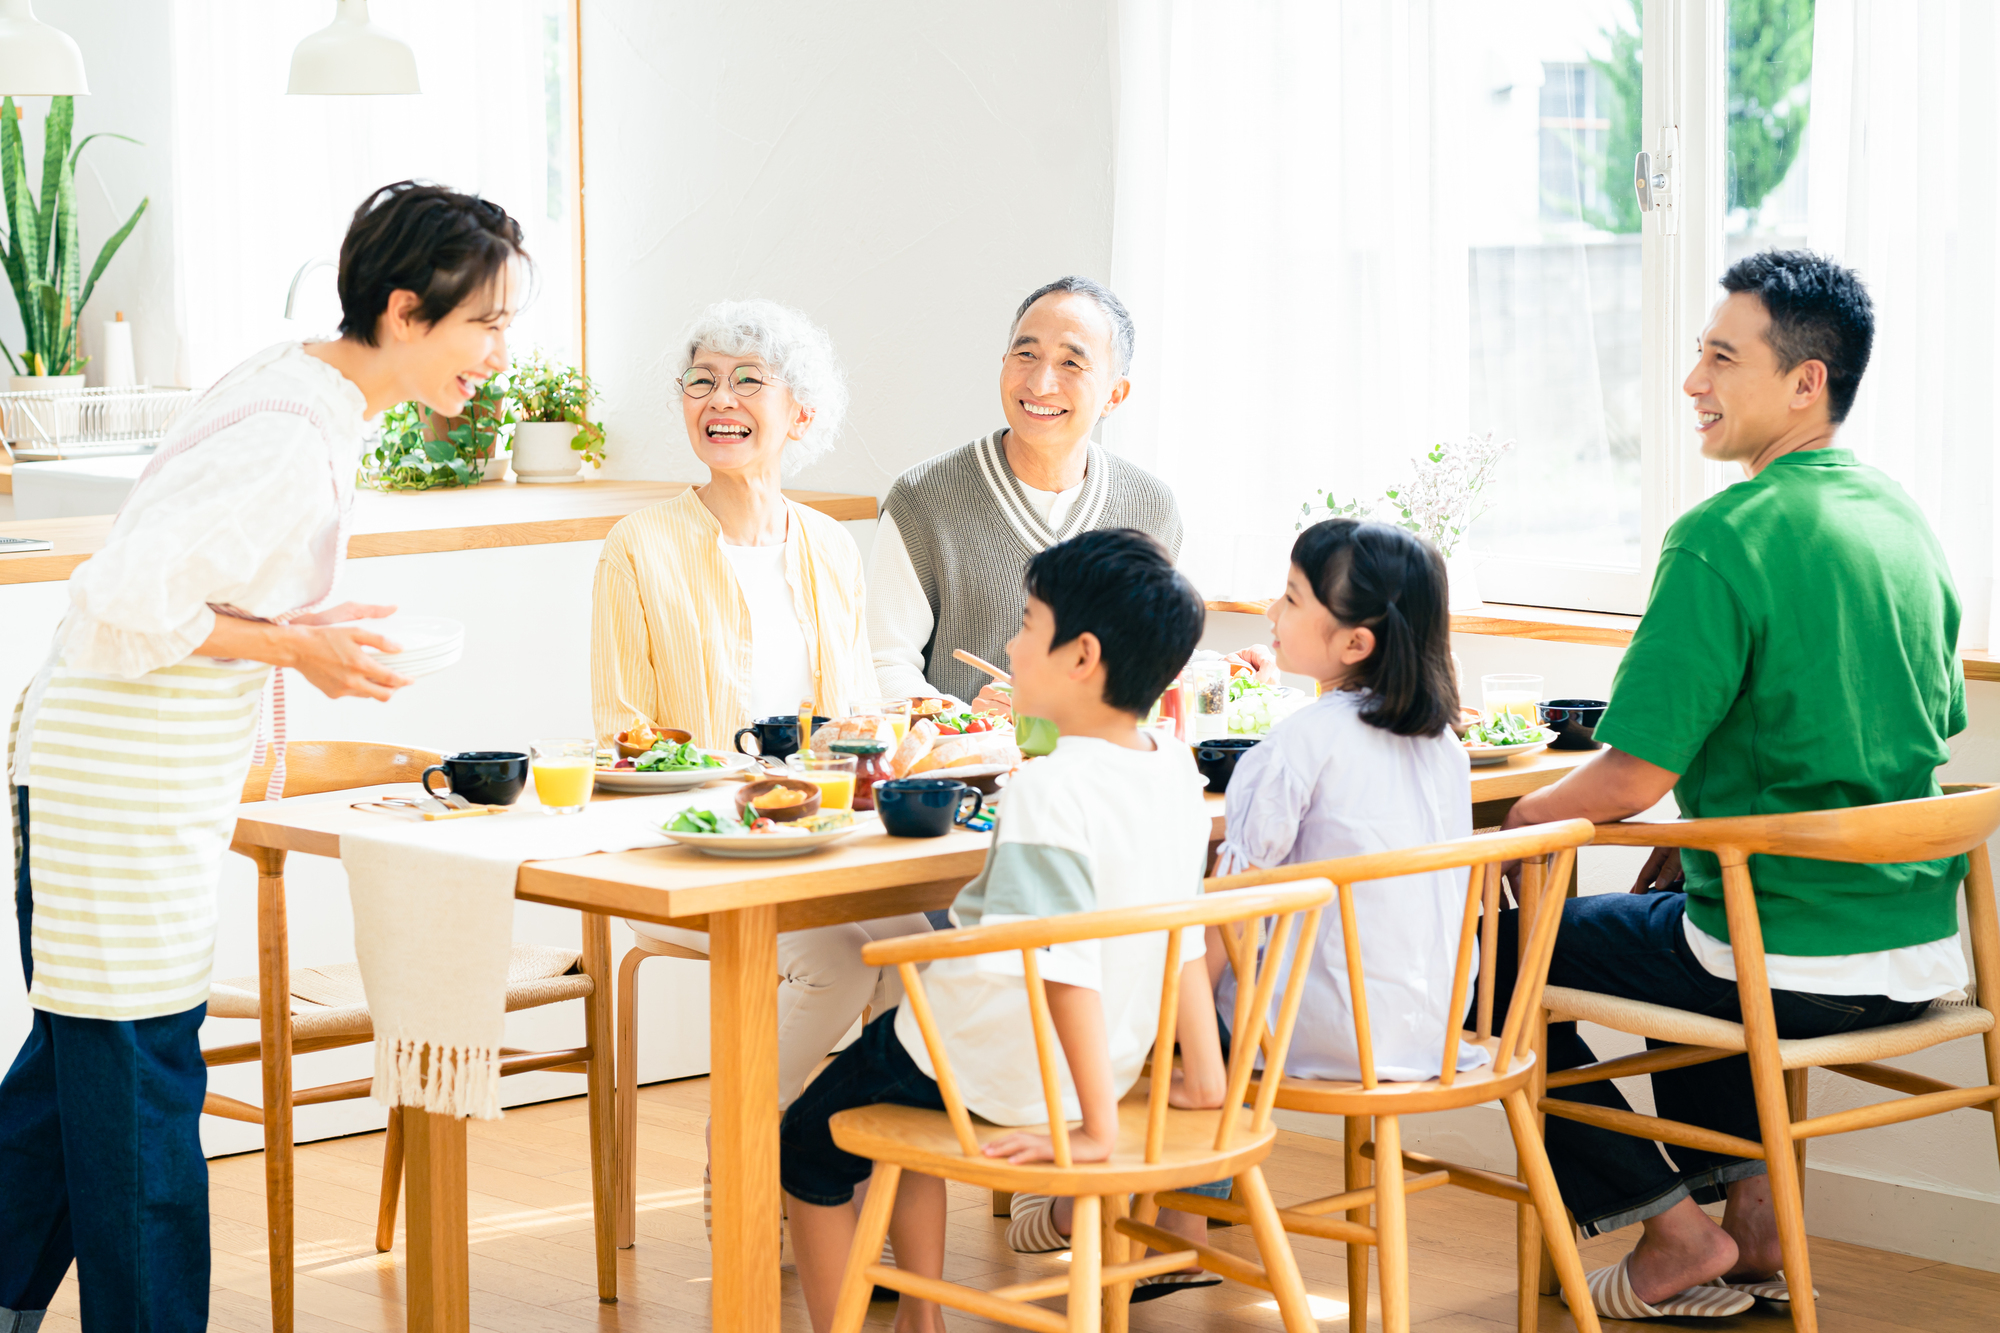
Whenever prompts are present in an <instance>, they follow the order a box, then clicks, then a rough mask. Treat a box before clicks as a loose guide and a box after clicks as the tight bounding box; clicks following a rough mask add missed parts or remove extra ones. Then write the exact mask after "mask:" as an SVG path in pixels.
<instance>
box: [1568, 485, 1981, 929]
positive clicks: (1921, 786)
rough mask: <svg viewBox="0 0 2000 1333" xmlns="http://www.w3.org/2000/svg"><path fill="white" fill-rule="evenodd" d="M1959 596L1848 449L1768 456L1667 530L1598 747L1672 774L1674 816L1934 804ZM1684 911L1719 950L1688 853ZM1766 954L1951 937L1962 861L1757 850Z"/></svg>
mask: <svg viewBox="0 0 2000 1333" xmlns="http://www.w3.org/2000/svg"><path fill="white" fill-rule="evenodd" d="M1958 617H1959V608H1958V594H1957V593H1956V592H1955V591H1954V589H1953V587H1952V582H1951V572H1950V570H1949V569H1948V568H1947V567H1946V565H1945V558H1944V552H1943V550H1942V549H1941V548H1940V547H1939V546H1938V543H1937V538H1936V537H1935V536H1934V535H1932V533H1931V530H1930V525H1929V524H1927V523H1926V522H1925V521H1924V517H1923V515H1922V514H1921V513H1920V512H1919V511H1918V509H1917V507H1916V505H1914V504H1913V503H1911V501H1910V497H1909V496H1908V495H1906V494H1905V493H1904V492H1903V489H1902V487H1900V486H1898V485H1897V484H1896V483H1895V482H1894V481H1892V480H1891V479H1890V478H1889V477H1888V476H1887V475H1886V474H1884V473H1882V472H1880V471H1877V470H1876V469H1874V468H1872V467H1864V466H1862V465H1861V464H1859V463H1857V462H1855V460H1854V454H1853V452H1852V451H1851V450H1847V449H1817V450H1809V451H1806V452H1801V453H1793V454H1786V455H1784V456H1783V457H1781V458H1779V459H1777V460H1776V461H1775V462H1773V463H1772V464H1771V465H1770V466H1769V467H1766V468H1765V469H1764V470H1763V471H1762V472H1761V473H1759V474H1758V475H1757V476H1756V477H1754V478H1752V479H1750V480H1748V481H1741V482H1738V483H1737V484H1735V485H1734V486H1731V487H1730V488H1729V489H1728V490H1726V491H1723V492H1722V493H1721V494H1719V495H1715V496H1711V497H1710V498H1709V499H1707V500H1705V501H1703V502H1702V503H1701V504H1699V505H1696V506H1695V507H1694V508H1693V509H1690V510H1689V511H1688V512H1687V513H1686V514H1684V515H1682V516H1681V519H1680V521H1679V522H1677V523H1675V524H1674V526H1673V528H1672V529H1671V530H1670V531H1669V532H1668V533H1667V540H1666V546H1665V549H1664V550H1663V551H1662V552H1661V554H1660V566H1659V570H1658V572H1657V573H1656V574H1655V575H1654V577H1653V591H1652V595H1651V596H1650V597H1649V598H1648V599H1647V602H1646V615H1645V618H1644V619H1643V620H1641V621H1640V622H1639V629H1638V632H1637V633H1636V634H1634V635H1633V636H1632V646H1631V647H1630V648H1628V649H1626V650H1625V659H1624V661H1623V662H1621V663H1620V664H1619V667H1618V675H1617V677H1616V678H1615V680H1614V681H1613V683H1612V686H1611V706H1610V707H1609V708H1608V709H1607V710H1605V714H1604V718H1603V721H1602V722H1601V723H1600V725H1599V726H1598V728H1597V739H1598V740H1600V741H1602V742H1604V743H1605V744H1607V745H1611V746H1615V747H1616V748H1618V749H1620V750H1623V751H1625V753H1627V754H1630V755H1635V756H1637V757H1638V758H1640V759H1644V760H1646V761H1647V762H1648V763H1652V764H1657V765H1659V766H1660V767H1661V768H1665V769H1670V770H1671V771H1673V772H1675V773H1678V774H1680V775H1681V776H1680V781H1679V782H1678V783H1676V784H1675V786H1674V799H1675V800H1676V801H1677V802H1679V804H1680V808H1681V813H1682V814H1683V815H1685V816H1687V817H1688V818H1692V819H1708V818H1714V817H1717V816H1723V815H1752V814H1759V815H1761V814H1783V813H1787V812H1791V811H1797V810H1826V809H1837V808H1844V807H1847V806H1856V805H1874V804H1878V803H1880V802H1884V801H1906V800H1912V799H1916V798H1918V797H1924V796H1935V795H1937V793H1938V783H1937V775H1936V769H1937V767H1938V766H1939V765H1940V764H1942V763H1944V762H1945V761H1946V760H1947V759H1949V758H1950V757H1951V751H1950V749H1949V748H1948V747H1947V746H1946V745H1945V737H1947V736H1951V735H1954V734H1956V733H1957V732H1960V731H1963V730H1964V729H1965V679H1964V676H1963V674H1962V673H1961V671H1960V669H1959V665H1958V658H1957V648H1958ZM1682 866H1683V868H1684V870H1685V872H1686V875H1687V891H1688V917H1689V918H1690V919H1691V920H1692V921H1693V922H1694V923H1695V925H1697V926H1699V927H1700V928H1701V929H1702V930H1704V931H1707V932H1708V933H1709V934H1710V935H1713V936H1715V937H1716V938H1717V939H1721V940H1727V939H1728V938H1729V927H1728V923H1727V922H1726V920H1725V919H1724V915H1723V906H1722V876H1721V869H1720V866H1719V865H1718V864H1717V862H1716V859H1715V857H1714V856H1713V855H1711V854H1709V853H1706V852H1688V853H1687V854H1686V855H1685V856H1684V857H1683V859H1682ZM1750 874H1751V878H1752V880H1753V881H1754V882H1755V884H1756V886H1757V906H1758V914H1759V916H1760V918H1761V920H1762V922H1763V927H1764V947H1765V948H1766V949H1768V950H1769V951H1770V952H1772V953H1778V954H1793V955H1806V956H1824V955H1827V954H1848V953H1873V952H1876V951H1878V950H1882V949H1897V948H1902V947H1904V946H1907V945H1912V944H1925V943H1928V942H1930V941H1932V940H1940V939H1945V938H1948V937H1949V936H1951V935H1952V934H1954V933H1956V931H1957V930H1958V911H1957V902H1956V892H1957V887H1958V884H1959V881H1960V880H1961V879H1962V878H1963V877H1964V875H1965V860H1964V858H1963V857H1956V858H1953V859H1950V860H1944V861H1922V862H1914V863H1910V864H1905V865H1849V864H1843V863H1839V862H1833V861H1808V860H1801V859H1798V858H1794V857H1776V856H1755V857H1752V858H1751V859H1750Z"/></svg>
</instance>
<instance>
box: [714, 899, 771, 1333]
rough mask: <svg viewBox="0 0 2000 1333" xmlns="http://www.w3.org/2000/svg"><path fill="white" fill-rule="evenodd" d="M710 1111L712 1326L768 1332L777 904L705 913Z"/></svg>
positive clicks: (722, 1330)
mask: <svg viewBox="0 0 2000 1333" xmlns="http://www.w3.org/2000/svg"><path fill="white" fill-rule="evenodd" d="M708 932H709V933H708V943H709V968H708V993H709V1019H708V1022H709V1029H708V1030H709V1069H710V1074H709V1115H710V1116H711V1118H712V1119H711V1123H712V1125H713V1136H714V1138H713V1142H714V1146H713V1149H712V1154H711V1158H710V1161H711V1163H712V1177H713V1180H714V1187H715V1238H714V1244H713V1246H712V1250H713V1262H714V1273H715V1280H714V1282H713V1283H712V1284H711V1287H710V1291H711V1293H712V1294H711V1296H710V1300H711V1302H712V1306H711V1314H710V1318H711V1319H712V1320H713V1321H714V1322H713V1324H712V1327H713V1328H714V1329H715V1330H716V1333H769V1330H771V1329H775V1328H777V1327H778V1325H779V1313H778V1226H779V1222H778V988H777V986H776V984H775V983H774V981H773V978H774V977H776V976H777V974H778V910H777V908H775V907H772V906H768V905H766V906H758V907H744V908H739V909H738V910H736V911H734V912H717V913H714V914H712V915H711V916H710V917H709V919H708Z"/></svg>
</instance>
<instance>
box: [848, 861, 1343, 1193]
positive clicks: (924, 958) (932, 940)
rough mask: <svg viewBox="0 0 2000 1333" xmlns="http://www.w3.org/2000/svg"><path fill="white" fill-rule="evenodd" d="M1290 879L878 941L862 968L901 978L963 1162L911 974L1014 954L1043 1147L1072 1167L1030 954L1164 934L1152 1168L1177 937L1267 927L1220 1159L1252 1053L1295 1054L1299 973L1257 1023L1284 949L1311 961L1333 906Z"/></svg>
mask: <svg viewBox="0 0 2000 1333" xmlns="http://www.w3.org/2000/svg"><path fill="white" fill-rule="evenodd" d="M1291 879H1293V880H1296V881H1298V882H1297V883H1288V884H1287V885H1286V886H1285V887H1283V888H1277V889H1268V890H1265V891H1262V892H1254V893H1241V894H1229V895H1225V896H1223V897H1220V898H1218V897H1212V896H1204V897H1200V898H1193V899H1189V900H1187V901H1185V902H1172V903H1153V904H1150V905H1148V906H1145V907H1120V908H1111V909H1108V910H1105V911H1101V912H1075V913H1071V914H1069V915H1065V916H1052V917H1045V918H1042V919H1041V920H1038V921H1017V922H1008V923H1006V924H1005V925H998V926H978V927H974V928H973V929H971V930H941V931H935V932H931V933H927V934H922V935H904V936H900V937H898V938H895V939H888V940H876V941H874V942H873V943H870V944H867V945H864V946H862V950H861V958H862V961H863V962H865V963H867V964H868V965H869V966H870V967H883V966H888V965H892V964H893V965H894V966H895V967H896V969H897V971H898V972H899V973H900V974H901V976H902V979H903V991H904V994H905V996H906V998H907V1001H908V1003H909V1005H910V1010H911V1013H912V1014H913V1015H914V1016H915V1018H916V1020H917V1026H918V1028H919V1029H920V1030H921V1031H922V1032H923V1036H924V1046H925V1048H926V1049H927V1050H929V1052H930V1057H931V1068H933V1069H934V1070H936V1071H937V1085H938V1094H939V1096H940V1097H942V1098H943V1100H944V1104H945V1112H946V1114H948V1115H949V1116H950V1117H951V1124H952V1130H953V1132H954V1133H955V1134H956V1135H957V1136H958V1146H959V1148H960V1150H961V1151H963V1152H964V1153H965V1155H966V1156H967V1157H978V1156H979V1155H980V1150H979V1142H978V1140H977V1139H976V1138H974V1137H973V1133H972V1117H971V1116H970V1115H969V1114H968V1113H967V1112H966V1109H965V1101H964V1099H963V1098H962V1097H960V1095H959V1091H958V1080H957V1078H956V1077H955V1076H954V1075H953V1073H952V1067H951V1053H950V1052H949V1051H948V1050H946V1049H945V1045H944V1041H943V1039H942V1038H941V1037H940V1036H939V1033H938V1030H937V1023H936V1020H935V1018H934V1017H933V1015H932V1013H931V1006H930V999H929V996H928V995H927V994H926V993H925V991H924V980H923V974H922V973H921V972H919V971H918V970H917V964H918V963H922V962H928V961H931V960H932V959H937V958H970V957H973V956H974V955H977V954H986V953H1001V952H1004V951H1009V950H1019V951H1020V954H1021V966H1022V969H1023V972H1024V974H1025V976H1026V981H1027V990H1028V1014H1029V1018H1030V1020H1031V1021H1032V1023H1033V1025H1034V1032H1035V1055H1036V1059H1037V1062H1038V1063H1039V1065H1040V1069H1041V1080H1042V1098H1043V1102H1044V1104H1045V1105H1046V1106H1047V1107H1048V1113H1049V1137H1050V1138H1051V1140H1052V1141H1053V1144H1054V1152H1055V1161H1056V1165H1057V1166H1059V1167H1064V1168H1067V1167H1068V1166H1069V1165H1070V1152H1069V1130H1068V1127H1067V1126H1066V1125H1065V1124H1064V1123H1063V1097H1062V1076H1061V1074H1060V1073H1059V1072H1058V1071H1059V1070H1060V1069H1061V1068H1062V1067H1063V1056H1062V1051H1061V1049H1060V1047H1059V1045H1058V1044H1057V1041H1056V1035H1055V1025H1054V1023H1053V1022H1052V1021H1051V1020H1050V1017H1049V999H1048V991H1047V990H1046V988H1045V987H1044V984H1043V982H1042V977H1041V972H1040V969H1039V968H1038V967H1037V965H1036V963H1035V951H1036V950H1037V949H1043V948H1047V947H1048V946H1050V945H1053V944H1070V943H1074V942H1076V941H1078V940H1105V939H1116V938H1119V937H1121V936H1126V935H1144V934H1150V933H1153V932H1155V931H1164V932H1166V934H1167V961H1166V972H1165V975H1164V977H1163V978H1162V982H1161V986H1160V1025H1159V1028H1158V1031H1157V1034H1156V1036H1155V1038H1154V1043H1153V1083H1152V1088H1151V1092H1150V1100H1149V1101H1148V1103H1147V1107H1146V1160H1147V1161H1148V1162H1158V1161H1159V1160H1160V1158H1161V1155H1162V1153H1163V1151H1164V1149H1165V1143H1166V1125H1167V1090H1168V1085H1169V1083H1170V1082H1171V1080H1170V1079H1169V1077H1168V1070H1169V1069H1171V1068H1172V1065H1173V1049H1174V1032H1175V1028H1176V1024H1177V1023H1178V1021H1179V1016H1180V1009H1179V1005H1180V977H1181V931H1182V930H1184V929H1186V928H1188V927H1190V926H1221V925H1225V924H1227V923H1232V922H1239V921H1243V922H1251V921H1262V920H1264V919H1266V918H1269V919H1270V925H1271V946H1270V948H1269V950H1268V957H1267V960H1266V962H1265V964H1264V966H1263V967H1262V968H1260V969H1257V971H1256V973H1255V976H1254V982H1246V983H1245V984H1246V986H1254V989H1255V991H1256V995H1257V999H1258V1002H1259V1003H1258V1008H1257V1015H1256V1017H1255V1018H1253V1019H1252V1020H1251V1023H1252V1026H1251V1027H1250V1028H1249V1029H1247V1030H1244V1037H1245V1038H1246V1039H1244V1040H1239V1041H1236V1042H1234V1043H1233V1045H1232V1048H1231V1050H1230V1058H1229V1073H1228V1084H1227V1087H1228V1091H1227V1094H1226V1095H1225V1096H1224V1098H1223V1102H1222V1107H1221V1109H1220V1110H1218V1111H1217V1112H1216V1131H1215V1146H1216V1148H1217V1149H1218V1150H1220V1149H1225V1148H1227V1147H1229V1145H1230V1143H1231V1141H1232V1140H1233V1139H1234V1137H1235V1135H1236V1133H1237V1130H1238V1128H1239V1125H1238V1122H1239V1117H1238V1115H1237V1114H1236V1108H1238V1107H1240V1106H1242V1105H1243V1099H1244V1097H1245V1096H1246V1095H1247V1094H1248V1092H1249V1088H1250V1077H1251V1067H1252V1065H1253V1063H1254V1061H1255V1055H1256V1052H1257V1051H1258V1049H1259V1048H1260V1047H1263V1048H1265V1049H1275V1050H1277V1051H1278V1052H1279V1054H1280V1057H1281V1058H1282V1055H1283V1052H1284V1051H1286V1050H1287V1049H1289V1048H1290V1046H1291V1041H1292V1027H1293V1023H1294V1021H1295V1020H1296V1019H1297V1017H1298V1011H1299V1000H1300V998H1301V996H1302V995H1303V994H1304V990H1305V987H1304V982H1305V972H1306V969H1305V968H1303V967H1300V968H1296V969H1294V971H1293V974H1292V977H1291V980H1290V982H1289V984H1288V985H1287V986H1286V988H1285V995H1284V999H1283V1002H1282V1003H1281V1005H1280V1007H1279V1019H1278V1024H1277V1028H1276V1030H1275V1031H1272V1032H1269V1033H1266V1031H1265V1025H1264V1023H1263V1021H1262V1020H1263V1016H1264V1015H1265V1014H1268V1013H1269V1012H1270V1009H1271V997H1272V993H1273V991H1274V990H1275V988H1276V985H1277V980H1278V972H1279V970H1280V968H1279V962H1278V960H1279V959H1280V958H1282V957H1283V956H1284V953H1285V946H1286V942H1287V940H1288V939H1290V938H1292V937H1293V935H1294V932H1295V928H1298V929H1297V938H1298V950H1299V953H1300V954H1301V956H1303V957H1309V956H1310V954H1311V951H1312V947H1313V942H1314V941H1315V939H1316V938H1317V937H1318V935H1319V913H1320V908H1321V907H1323V906H1324V905H1325V904H1326V902H1327V900H1328V899H1329V898H1331V897H1332V896H1333V886H1332V885H1330V884H1328V883H1327V882H1326V881H1325V880H1323V879H1315V878H1311V877H1310V876H1309V874H1307V873H1301V874H1298V875H1293V876H1292V877H1291ZM1302 917H1303V926H1302V928H1301V927H1300V921H1301V918H1302ZM1242 975H1245V976H1250V975H1251V974H1249V973H1244V974H1242ZM1201 998H1204V997H1197V1002H1200V999H1201ZM1276 1097H1277V1083H1276V1081H1275V1080H1270V1079H1267V1080H1265V1083H1264V1086H1263V1087H1261V1088H1260V1089H1259V1095H1258V1099H1257V1105H1256V1107H1255V1110H1254V1112H1253V1115H1252V1120H1251V1126H1252V1132H1258V1133H1261V1132H1262V1131H1263V1129H1264V1127H1265V1125H1267V1124H1268V1123H1269V1122H1270V1118H1271V1108H1272V1105H1273V1103H1274V1102H1275V1100H1276Z"/></svg>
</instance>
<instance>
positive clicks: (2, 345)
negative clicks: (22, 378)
mask: <svg viewBox="0 0 2000 1333" xmlns="http://www.w3.org/2000/svg"><path fill="white" fill-rule="evenodd" d="M0 353H4V354H5V355H6V357H7V364H8V366H9V367H11V368H12V369H13V371H14V373H15V374H16V375H24V374H26V373H27V372H26V371H24V370H22V369H21V363H20V362H19V361H16V360H15V359H14V349H13V348H11V347H9V346H8V345H7V340H6V339H4V338H0Z"/></svg>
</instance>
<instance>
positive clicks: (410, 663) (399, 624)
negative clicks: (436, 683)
mask: <svg viewBox="0 0 2000 1333" xmlns="http://www.w3.org/2000/svg"><path fill="white" fill-rule="evenodd" d="M349 623H350V624H351V625H352V626H353V628H355V629H365V630H371V631H373V632H374V633H376V634H380V635H381V636H382V637H383V638H385V639H387V640H388V641H389V642H391V643H393V644H396V645H397V646H398V647H400V648H401V649H402V650H403V651H401V652H399V653H383V652H378V653H377V654H376V656H377V657H378V658H379V659H380V660H381V663H382V665H383V666H385V667H388V668H389V670H391V671H393V672H395V673H396V674H397V675H399V676H402V677H405V678H406V679H409V680H415V679H416V678H417V677H419V676H428V675H430V674H431V673H432V672H434V671H442V670H444V669H445V668H446V667H448V666H451V665H452V664H453V663H455V662H457V661H458V659H459V658H461V657H463V656H464V655H465V625H464V623H463V622H462V621H457V620H447V619H445V618H444V617H443V616H401V615H398V616H390V617H388V618H387V619H384V620H357V621H352V622H349Z"/></svg>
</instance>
